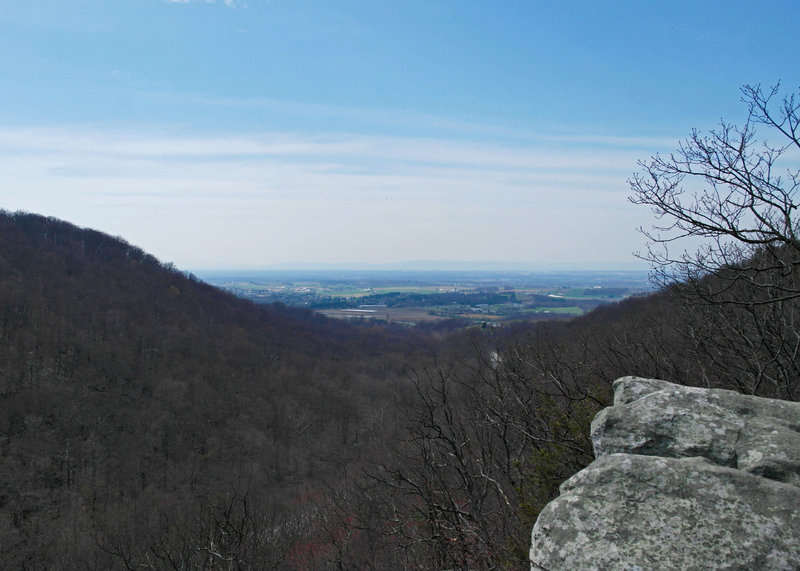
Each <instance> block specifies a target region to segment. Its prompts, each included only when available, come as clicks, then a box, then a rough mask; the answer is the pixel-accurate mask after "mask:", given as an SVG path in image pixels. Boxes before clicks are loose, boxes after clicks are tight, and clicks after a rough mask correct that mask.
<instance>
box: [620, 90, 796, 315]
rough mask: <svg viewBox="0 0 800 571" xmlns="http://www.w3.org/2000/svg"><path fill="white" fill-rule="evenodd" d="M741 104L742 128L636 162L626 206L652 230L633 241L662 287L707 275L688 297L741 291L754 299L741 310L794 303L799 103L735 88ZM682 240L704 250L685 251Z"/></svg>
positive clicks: (697, 137)
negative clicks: (643, 242) (695, 241)
mask: <svg viewBox="0 0 800 571" xmlns="http://www.w3.org/2000/svg"><path fill="white" fill-rule="evenodd" d="M742 101H743V102H744V103H745V104H746V105H747V106H748V111H749V113H748V116H747V120H746V122H745V123H744V126H737V125H734V124H729V123H726V122H721V123H720V127H719V128H718V129H716V130H712V131H710V132H709V133H700V132H697V131H694V132H692V134H691V136H690V137H689V138H688V139H687V140H686V141H684V142H683V143H682V144H681V145H680V146H679V148H678V149H677V151H675V152H674V153H671V154H670V155H669V156H661V155H656V156H654V157H652V158H651V159H650V160H649V161H642V162H640V163H639V165H640V167H641V169H642V170H641V171H640V172H638V173H637V174H635V175H634V176H633V178H632V179H630V180H629V183H630V187H631V191H632V194H631V197H630V200H631V201H632V202H633V203H635V204H643V205H647V206H650V207H651V208H652V210H653V212H654V214H655V215H656V216H657V218H658V220H659V223H658V224H656V225H655V226H653V228H652V229H650V230H646V229H642V230H641V231H642V232H643V233H644V235H645V236H646V237H647V238H648V240H649V243H648V246H647V251H646V253H644V254H643V255H642V257H643V258H645V259H647V260H649V261H650V262H651V263H652V265H653V268H654V276H655V278H656V280H657V281H658V282H659V283H660V284H661V285H670V284H674V283H677V282H679V281H686V282H687V283H690V284H694V285H698V284H700V283H701V280H703V278H704V277H706V276H708V275H711V274H714V275H715V276H716V279H715V280H704V281H703V282H702V283H703V287H702V288H698V289H697V290H696V291H697V292H698V293H701V294H703V295H704V296H706V297H707V298H708V299H723V298H724V297H725V293H726V292H728V291H729V289H730V288H731V287H734V284H737V285H740V284H742V283H746V284H748V286H749V287H750V288H753V290H754V292H757V293H755V294H754V295H752V296H750V299H749V301H748V303H771V302H773V301H776V300H781V299H790V298H794V297H798V296H800V283H798V281H797V279H796V278H795V276H794V274H795V273H797V268H798V265H800V240H799V239H798V220H797V212H796V210H797V207H798V204H797V191H798V184H800V171H799V170H798V168H797V164H798V155H799V154H800V113H798V111H800V98H797V97H796V94H794V93H791V94H787V95H781V90H780V86H779V85H776V86H775V87H773V88H772V89H769V90H767V91H765V90H762V88H761V86H759V85H756V86H745V87H743V88H742ZM686 238H699V239H702V244H703V245H702V246H701V247H700V248H699V249H698V250H697V251H694V252H692V251H686V249H685V248H684V247H683V244H684V243H685V239H686ZM676 249H677V250H679V253H675V251H674V250H676ZM731 299H732V297H731ZM727 301H730V300H727Z"/></svg>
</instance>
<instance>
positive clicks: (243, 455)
mask: <svg viewBox="0 0 800 571" xmlns="http://www.w3.org/2000/svg"><path fill="white" fill-rule="evenodd" d="M0 297H1V299H0V367H2V370H1V371H0V403H1V404H0V406H1V408H0V411H1V414H0V430H1V431H2V441H0V442H1V444H2V469H1V470H0V478H2V480H0V481H1V482H2V484H0V509H1V510H2V511H1V513H2V519H1V520H0V545H1V546H2V550H3V560H4V566H6V565H7V566H8V567H7V568H19V567H24V568H31V569H37V568H41V569H44V568H51V569H52V568H74V569H87V568H97V569H101V568H108V567H109V566H113V565H117V566H121V565H124V564H131V565H133V564H134V562H136V563H137V564H138V563H142V562H147V561H152V562H153V564H158V565H166V566H169V565H171V563H169V562H170V561H171V559H170V557H172V556H167V555H165V554H167V553H168V552H170V551H174V550H178V551H180V550H190V551H191V550H192V549H193V547H192V548H190V547H189V546H188V544H184V543H182V542H184V539H185V537H188V536H189V535H191V534H202V535H203V537H204V538H205V537H206V534H207V533H211V532H207V530H206V529H205V528H204V527H203V526H204V525H205V524H206V523H208V522H205V521H204V520H203V518H207V517H208V518H211V517H216V516H215V515H212V514H213V513H215V512H214V510H217V509H219V510H225V509H234V510H238V511H236V516H235V517H245V515H247V517H248V518H251V519H252V520H253V522H256V521H258V522H259V524H260V525H262V526H264V529H269V530H270V533H271V534H272V535H271V536H270V538H269V539H268V538H266V537H264V538H263V540H262V541H261V543H260V544H259V545H258V546H255V545H253V546H250V547H249V549H250V550H251V551H250V554H249V555H248V557H249V558H250V559H249V561H250V564H252V565H254V566H255V567H254V568H260V567H262V566H263V567H269V566H270V562H277V561H282V560H286V559H287V557H288V556H289V549H290V548H291V547H292V546H294V543H295V542H296V541H297V538H298V537H300V535H301V530H300V529H299V527H297V526H300V523H299V522H301V520H303V521H305V520H304V519H303V518H305V517H306V516H307V512H308V510H310V509H311V506H307V505H304V504H308V503H313V500H312V499H310V498H313V497H314V494H319V493H320V487H321V486H323V484H324V483H325V482H327V480H328V479H332V480H335V479H336V478H337V477H338V473H339V472H340V471H341V470H343V469H344V468H345V467H347V466H349V465H351V464H353V463H358V462H365V461H367V460H368V459H370V458H371V457H372V456H373V455H374V453H375V452H376V451H377V450H380V449H381V448H382V446H383V443H384V442H385V441H386V440H387V439H391V438H396V437H397V430H398V428H399V424H398V422H397V421H396V420H393V416H394V412H393V411H394V409H393V408H390V407H389V406H388V404H389V402H390V400H391V399H390V397H389V395H393V396H398V397H399V396H402V394H403V386H404V385H403V383H402V382H401V380H400V378H401V375H402V373H403V368H404V366H405V363H406V362H408V360H411V359H414V355H415V354H416V353H418V352H420V351H422V349H423V346H424V350H425V351H430V350H432V343H433V341H432V340H431V339H427V338H425V336H424V335H421V336H418V337H415V338H412V337H410V336H409V335H408V331H407V330H406V329H403V328H397V329H390V328H386V327H380V328H378V327H369V326H360V327H354V326H352V325H350V324H347V323H343V322H341V321H336V320H329V319H324V318H320V317H319V316H316V315H314V314H313V313H311V312H309V311H303V310H295V309H290V308H285V307H280V306H269V307H263V306H256V305H254V304H252V303H250V302H247V301H244V300H240V299H237V298H235V297H233V296H232V295H229V294H225V293H223V292H221V291H219V290H217V289H215V288H212V287H210V286H208V285H206V284H204V283H201V282H199V281H198V280H196V279H194V278H193V277H192V276H190V275H185V274H183V273H180V272H178V271H177V270H175V269H174V268H172V267H170V266H165V265H162V264H160V263H159V262H158V261H157V260H156V259H154V258H153V257H152V256H149V255H147V254H145V253H144V252H142V251H141V250H139V249H137V248H135V247H133V246H131V245H129V244H127V243H125V242H124V241H122V240H119V239H115V238H112V237H110V236H107V235H104V234H101V233H99V232H95V231H92V230H82V229H78V228H76V227H74V226H72V225H70V224H68V223H66V222H62V221H58V220H54V219H46V218H42V217H39V216H35V215H30V214H21V213H17V214H9V213H2V215H0ZM245 502H246V503H245ZM245 509H246V510H247V513H246V514H245V513H244V512H241V513H240V511H241V510H245ZM209 510H210V511H209ZM231 517H234V516H231ZM274 522H280V524H278V523H274ZM240 523H241V522H240ZM220 525H222V524H220ZM226 525H227V524H226ZM242 525H243V524H242ZM222 527H224V526H222ZM296 528H297V529H296ZM201 529H202V531H201ZM223 531H224V530H223V529H220V530H219V533H221V534H223V535H225V536H226V537H227V534H228V532H225V533H223ZM186 541H188V539H187V540H186ZM208 541H209V542H214V541H215V540H214V539H208ZM199 549H200V551H199V552H197V553H194V554H192V556H191V557H190V556H189V555H187V553H185V552H181V557H185V558H186V559H187V560H188V561H191V562H192V563H191V564H192V565H195V564H198V562H199V561H200V560H201V559H202V557H204V556H205V555H208V551H207V550H212V545H211V543H209V544H208V545H205V546H200V547H199ZM204 549H205V550H206V551H203V550H204ZM213 549H216V548H213ZM161 557H167V559H166V560H165V559H160V558H161ZM137 558H138V559H137ZM156 561H158V562H159V563H155V562H156ZM255 561H261V563H258V564H256V563H255Z"/></svg>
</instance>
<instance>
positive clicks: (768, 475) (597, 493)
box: [531, 377, 800, 571]
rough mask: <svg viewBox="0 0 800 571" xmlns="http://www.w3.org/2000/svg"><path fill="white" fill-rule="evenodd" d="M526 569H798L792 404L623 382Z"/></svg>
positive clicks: (549, 510) (798, 458)
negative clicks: (591, 457)
mask: <svg viewBox="0 0 800 571" xmlns="http://www.w3.org/2000/svg"><path fill="white" fill-rule="evenodd" d="M614 388H615V395H614V406H613V407H610V408H607V409H605V410H603V411H601V412H600V413H599V414H598V415H597V417H596V418H595V420H594V422H593V423H592V440H593V443H594V448H595V456H596V458H597V459H596V460H595V461H594V462H593V463H592V464H591V465H589V466H588V467H587V468H585V469H584V470H582V471H580V472H579V473H578V474H576V475H575V476H573V477H572V478H570V479H569V480H567V481H566V482H565V483H564V484H562V486H561V495H560V496H559V497H558V498H556V499H555V500H554V501H553V502H551V503H550V504H548V505H547V506H546V507H545V509H544V510H543V511H542V513H541V514H540V515H539V518H538V520H537V522H536V525H535V526H534V529H533V540H532V547H531V564H532V569H546V570H550V571H555V570H557V569H570V570H571V571H573V570H582V569H631V570H632V569H748V570H749V569H800V485H799V484H800V404H799V403H790V402H783V401H775V400H770V399H762V398H757V397H750V396H744V395H740V394H738V393H734V392H732V391H725V390H714V389H699V388H692V387H683V386H679V385H674V384H672V383H667V382H665V381H660V380H656V379H641V378H638V377H624V378H622V379H619V380H618V381H616V383H615V387H614Z"/></svg>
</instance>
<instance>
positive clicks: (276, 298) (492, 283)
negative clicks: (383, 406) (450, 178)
mask: <svg viewBox="0 0 800 571" xmlns="http://www.w3.org/2000/svg"><path fill="white" fill-rule="evenodd" d="M199 275H200V277H201V278H203V279H205V280H206V281H207V282H209V283H211V284H213V285H215V286H217V287H220V288H222V289H225V290H228V291H230V292H231V293H234V294H235V295H238V296H239V297H243V298H246V299H249V300H251V301H254V302H256V303H275V302H279V303H284V304H286V305H290V306H295V307H305V308H310V309H314V310H315V311H318V312H320V313H322V314H324V315H327V316H329V317H337V318H349V319H377V320H384V321H387V322H394V323H405V324H410V325H415V324H418V323H423V322H441V321H445V320H457V321H460V322H462V323H463V324H467V325H468V324H474V323H481V324H483V325H487V324H498V323H501V322H507V321H514V320H523V319H524V320H541V319H553V318H563V317H575V316H579V315H584V314H585V313H587V312H589V311H591V310H592V309H594V308H595V307H597V306H599V305H603V304H607V303H611V302H617V301H621V300H623V299H625V298H627V297H630V296H636V295H642V294H644V293H647V292H650V291H652V286H651V284H650V282H649V280H648V274H647V272H643V271H601V270H587V271H577V270H572V271H569V270H562V271H550V272H547V271H538V272H521V271H499V270H478V271H463V270H462V271H434V270H431V271H422V270H415V271H414V270H373V271H357V270H343V271H336V270H332V269H328V270H325V269H322V270H302V271H263V272H246V271H243V272H233V271H228V272H200V273H199Z"/></svg>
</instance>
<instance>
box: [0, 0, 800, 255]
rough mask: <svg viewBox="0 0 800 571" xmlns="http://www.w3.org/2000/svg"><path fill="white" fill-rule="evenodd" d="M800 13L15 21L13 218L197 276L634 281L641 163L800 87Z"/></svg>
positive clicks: (419, 9)
mask: <svg viewBox="0 0 800 571" xmlns="http://www.w3.org/2000/svg"><path fill="white" fill-rule="evenodd" d="M799 19H800V3H798V2H797V1H796V0H784V1H763V2H759V3H754V2H741V1H732V0H728V1H724V2H723V1H719V2H717V1H707V2H703V1H697V0H695V1H693V2H683V1H679V2H647V1H644V0H639V1H637V2H627V1H619V2H601V1H595V2H586V1H583V2H577V1H576V2H568V1H550V2H545V1H533V0H530V1H508V2H503V1H493V2H489V1H476V0H453V1H437V0H424V1H399V0H394V1H380V0H371V1H366V0H364V1H359V2H356V1H339V2H336V1H332V0H329V1H325V2H323V1H315V0H294V1H289V0H271V1H266V0H246V1H244V0H228V1H223V0H217V1H209V0H196V1H191V0H189V1H180V2H178V1H169V0H70V1H67V0H27V1H26V2H19V1H16V0H13V1H12V0H0V207H2V208H5V209H7V210H17V209H21V210H27V211H31V212H37V213H41V214H46V215H51V216H56V217H59V218H63V219H66V220H69V221H71V222H73V223H76V224H78V225H81V226H89V227H92V228H97V229H100V230H103V231H105V232H108V233H110V234H113V235H120V236H122V237H124V238H125V239H127V240H128V241H130V242H132V243H134V244H137V245H139V246H141V247H143V248H144V249H146V250H147V251H149V252H151V253H152V254H154V255H155V256H157V257H158V258H160V259H161V260H163V261H171V262H174V263H175V264H176V265H177V266H178V267H181V268H184V269H210V268H253V269H256V268H265V267H269V266H271V265H275V264H287V263H288V264H291V263H334V264H345V263H357V262H361V263H390V262H400V261H406V260H452V261H488V260H494V261H504V262H515V263H518V264H519V265H520V266H521V267H558V266H563V265H564V264H569V265H573V266H577V267H581V266H582V267H620V268H622V267H629V266H630V265H631V264H635V263H636V262H635V258H634V257H633V255H632V253H633V252H634V251H636V250H639V249H641V248H642V246H643V238H642V237H641V236H640V235H639V234H638V233H637V231H636V227H638V226H641V225H644V226H648V225H650V224H651V223H652V222H653V220H652V216H651V213H650V212H649V211H648V210H647V209H646V208H643V207H637V206H633V205H630V204H628V202H627V196H628V193H629V190H628V186H627V184H626V179H627V178H628V177H630V175H631V174H632V173H633V172H634V171H635V170H636V168H637V167H636V161H637V160H638V159H646V158H647V157H649V156H650V155H652V154H654V153H656V152H668V151H670V150H672V149H674V148H675V147H676V145H677V143H678V141H679V140H680V139H682V138H684V137H686V136H687V135H688V134H689V133H690V131H691V129H692V128H700V129H706V128H711V127H713V126H714V125H715V124H716V123H717V122H718V121H719V120H720V119H721V118H725V119H726V120H729V121H733V122H741V121H742V120H743V119H744V117H745V113H746V109H745V108H744V106H743V105H742V104H741V102H740V101H739V88H740V87H741V86H742V85H744V84H755V83H761V84H764V85H772V84H774V83H775V82H777V81H779V80H780V81H782V84H783V86H784V87H785V88H786V89H787V90H790V91H791V90H796V89H797V86H798V85H800V77H798V69H800V65H799V64H800V34H798V33H797V22H798V20H799Z"/></svg>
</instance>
